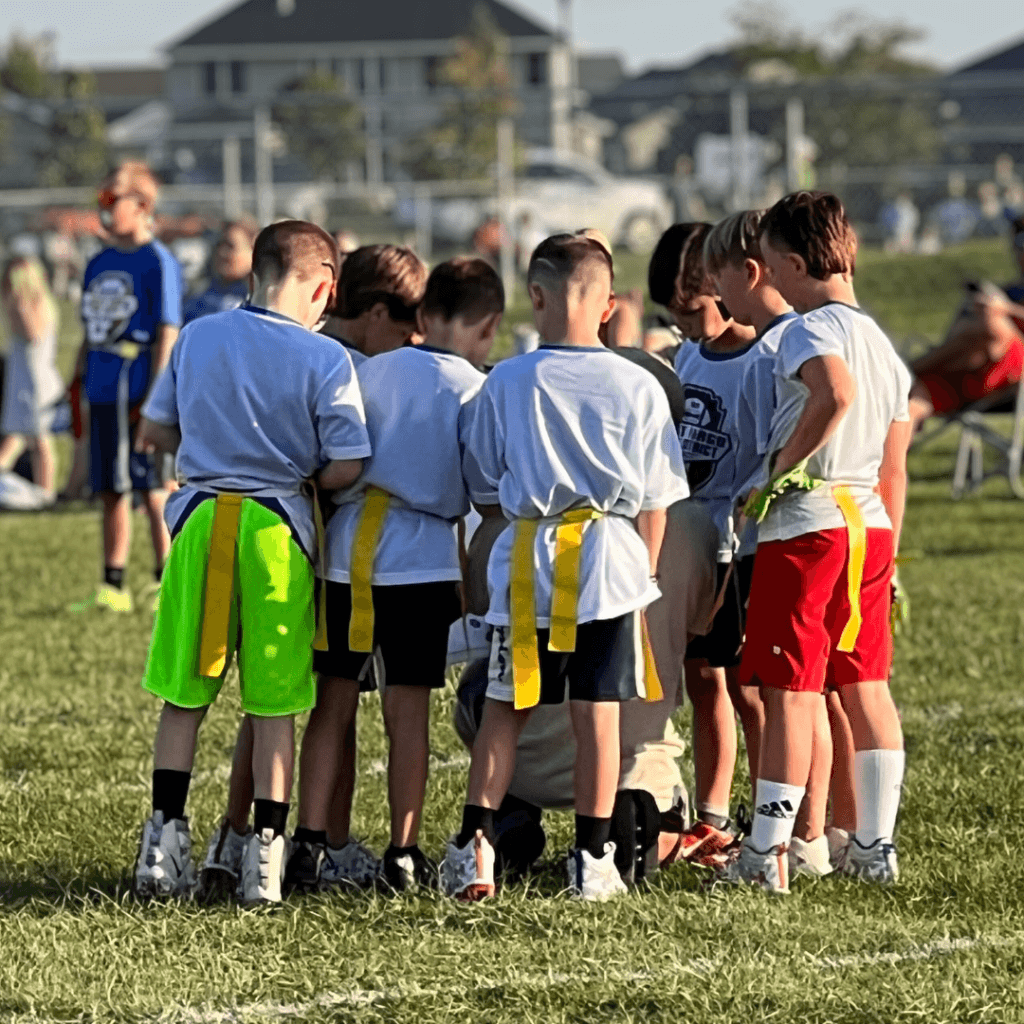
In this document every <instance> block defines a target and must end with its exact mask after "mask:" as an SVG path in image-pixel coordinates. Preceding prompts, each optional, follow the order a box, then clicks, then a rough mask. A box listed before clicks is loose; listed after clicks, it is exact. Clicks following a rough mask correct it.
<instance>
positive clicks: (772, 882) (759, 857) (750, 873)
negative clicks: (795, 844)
mask: <svg viewBox="0 0 1024 1024" xmlns="http://www.w3.org/2000/svg"><path fill="white" fill-rule="evenodd" d="M719 881H722V882H727V883H729V884H731V885H756V886H758V887H759V888H761V889H764V890H765V892H774V893H779V894H780V895H783V896H784V895H786V894H787V893H788V892H789V848H788V847H787V846H786V845H785V844H783V843H780V844H779V845H778V846H773V847H772V848H771V849H770V850H768V851H766V852H765V853H762V852H761V851H760V850H755V849H754V848H753V847H752V846H751V845H750V837H749V836H748V837H747V838H746V839H744V840H743V843H742V844H741V846H740V849H739V854H738V855H737V856H736V858H735V859H734V860H732V861H730V862H729V863H728V864H727V865H726V866H725V868H724V869H723V870H722V873H721V875H720V876H719Z"/></svg>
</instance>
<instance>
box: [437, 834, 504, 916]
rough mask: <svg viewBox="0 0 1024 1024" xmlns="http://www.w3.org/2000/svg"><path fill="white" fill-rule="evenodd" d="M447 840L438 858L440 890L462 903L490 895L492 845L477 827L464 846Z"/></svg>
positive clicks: (453, 840) (492, 862) (491, 894)
mask: <svg viewBox="0 0 1024 1024" xmlns="http://www.w3.org/2000/svg"><path fill="white" fill-rule="evenodd" d="M455 839H456V837H455V836H453V837H452V838H451V839H449V840H448V846H447V849H446V850H445V856H444V860H443V861H441V891H442V892H443V893H444V894H445V895H446V896H454V897H455V899H457V900H462V901H463V902H464V903H475V902H476V901H477V900H482V899H485V898H486V897H488V896H493V895H494V847H493V846H491V844H490V842H489V841H488V840H487V839H486V838H485V837H484V834H483V832H481V831H480V830H479V829H478V830H477V833H476V835H475V836H474V837H473V838H472V839H470V841H469V842H468V843H466V845H465V846H461V847H460V846H456V844H455Z"/></svg>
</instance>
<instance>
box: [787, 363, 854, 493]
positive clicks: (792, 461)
mask: <svg viewBox="0 0 1024 1024" xmlns="http://www.w3.org/2000/svg"><path fill="white" fill-rule="evenodd" d="M798 376H799V377H800V379H801V380H802V381H803V383H804V384H805V385H806V387H807V390H808V392H809V394H808V396H807V404H806V405H805V406H804V411H803V412H802V413H801V414H800V419H799V420H797V424H796V426H795V427H794V428H793V433H792V434H791V435H790V437H789V440H788V441H787V442H786V443H785V445H783V447H782V449H781V451H780V452H779V455H778V458H777V459H776V460H775V465H774V467H773V468H772V474H773V476H778V475H780V474H781V473H785V472H786V471H787V470H790V469H792V468H793V467H794V466H796V465H798V464H799V463H801V462H803V461H804V459H807V458H809V457H810V456H811V455H813V454H814V453H815V452H817V451H819V450H820V449H821V448H822V447H823V446H824V445H825V444H826V442H827V441H828V439H829V438H830V437H831V436H832V435H833V434H834V433H835V430H836V427H838V426H839V424H840V422H841V421H842V419H843V417H844V416H845V415H846V413H847V411H848V410H849V408H850V406H851V405H853V401H854V399H855V398H856V397H857V383H856V381H855V380H854V379H853V376H852V375H851V374H850V368H849V367H848V366H847V365H846V360H845V359H843V357H842V356H838V355H821V356H812V357H811V358H810V359H808V360H807V361H806V362H805V363H803V364H802V365H801V367H800V369H799V371H798Z"/></svg>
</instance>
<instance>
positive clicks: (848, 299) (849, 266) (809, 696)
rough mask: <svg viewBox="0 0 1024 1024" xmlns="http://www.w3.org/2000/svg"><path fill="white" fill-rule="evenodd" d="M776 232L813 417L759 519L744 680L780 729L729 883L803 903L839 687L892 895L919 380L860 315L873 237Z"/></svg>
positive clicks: (782, 385)
mask: <svg viewBox="0 0 1024 1024" xmlns="http://www.w3.org/2000/svg"><path fill="white" fill-rule="evenodd" d="M761 230H762V234H761V251H762V254H763V257H764V261H765V263H766V265H767V266H768V269H769V271H770V273H771V275H772V279H773V282H774V284H775V286H776V287H777V288H778V290H779V292H780V294H781V295H782V296H783V297H784V298H785V299H786V300H787V301H789V302H791V303H792V304H793V306H794V307H795V308H796V309H797V310H798V311H800V312H802V313H804V316H803V318H802V319H801V320H799V321H795V322H794V323H793V324H792V325H791V326H790V327H789V328H787V330H786V331H785V333H784V334H783V337H782V341H781V343H780V346H779V357H778V364H777V368H776V379H777V382H778V386H779V394H780V398H781V401H780V407H782V406H785V405H786V402H787V399H788V398H789V396H790V395H792V394H796V395H799V396H800V398H801V399H802V403H797V406H796V410H795V413H794V416H793V417H791V418H790V422H788V423H786V422H781V421H780V422H778V423H777V424H776V431H777V433H776V436H775V437H773V439H772V442H771V449H770V450H771V452H772V454H771V455H770V456H769V466H770V471H771V474H772V475H771V477H770V479H769V480H768V481H767V483H766V484H765V485H764V486H763V487H762V488H760V489H759V490H758V491H757V492H756V493H755V495H754V496H753V498H752V499H751V501H750V502H749V503H748V505H747V508H748V509H749V510H750V511H751V513H753V514H754V515H755V518H758V519H759V520H761V519H763V521H762V522H761V525H760V528H759V531H758V548H757V556H756V560H755V564H754V578H753V583H752V586H751V593H750V607H749V616H750V618H749V627H748V630H747V643H746V647H745V649H744V653H743V663H742V666H741V676H742V678H743V679H744V680H745V681H751V682H755V683H756V684H759V685H760V687H761V693H762V697H763V698H764V702H765V731H764V738H763V741H762V746H761V758H760V769H759V773H758V781H757V798H756V800H755V810H754V820H753V830H752V833H751V835H750V836H749V837H748V838H747V839H746V840H745V841H744V843H743V846H742V847H741V849H740V853H739V856H738V859H737V860H736V861H735V862H734V863H732V864H731V865H730V866H729V868H728V870H727V873H726V877H727V879H729V880H732V881H741V882H753V883H754V884H758V885H761V886H762V887H764V888H766V889H769V890H771V891H776V892H788V889H789V879H788V874H789V872H788V858H787V856H786V854H787V851H788V847H789V842H790V839H791V837H792V832H793V824H794V818H795V815H796V813H797V809H798V808H799V806H800V803H801V801H802V799H803V797H804V791H805V787H806V783H807V778H808V773H809V771H810V766H811V757H812V737H813V733H814V719H815V715H816V713H817V708H818V706H819V703H820V694H821V693H822V691H823V689H824V687H825V686H826V684H831V685H834V686H835V687H836V688H837V689H838V690H839V694H840V698H841V700H842V704H843V707H844V709H845V710H846V713H847V716H848V717H849V721H850V726H851V729H852V731H853V738H854V745H855V748H856V755H855V788H856V801H857V831H856V834H855V836H854V837H853V839H852V840H851V842H850V844H849V846H848V848H847V853H846V857H845V864H844V870H845V871H846V872H847V873H849V874H854V875H859V876H861V877H864V878H867V879H870V880H872V881H878V882H892V881H895V879H896V877H897V864H896V850H895V846H894V845H893V832H894V830H895V825H896V812H897V810H898V807H899V794H900V786H901V783H902V779H903V764H904V755H903V736H902V732H901V729H900V722H899V716H898V714H897V711H896V706H895V705H894V704H893V701H892V696H891V695H890V693H889V685H888V677H889V670H890V666H891V662H892V637H891V635H890V627H889V605H890V599H891V594H890V588H891V580H892V573H893V558H894V554H895V550H896V547H897V546H898V543H899V534H900V527H901V525H902V520H903V509H904V502H905V498H906V451H907V445H908V443H909V440H910V422H909V412H908V404H907V400H908V393H909V391H910V376H909V374H908V372H907V370H906V368H905V367H904V365H903V363H902V362H901V360H900V359H899V358H898V357H897V355H896V353H895V351H894V350H893V347H892V344H891V342H890V341H889V339H888V338H887V337H886V336H885V335H884V334H883V333H882V331H881V330H880V329H879V327H878V326H877V324H875V322H874V321H873V320H872V319H871V318H870V317H868V316H867V315H866V314H865V313H863V312H862V311H861V310H860V309H859V308H858V307H857V305H856V297H855V295H854V291H853V272H854V265H855V260H856V251H857V239H856V236H855V234H854V232H853V228H852V227H851V226H850V223H849V221H848V220H847V217H846V212H845V210H844V209H843V206H842V203H840V201H839V200H838V199H837V198H836V197H835V196H833V195H830V194H828V193H815V192H798V193H794V194H793V195H790V196H787V197H786V198H784V199H782V200H780V201H779V202H778V203H777V204H776V205H775V206H774V207H772V209H771V210H769V212H768V214H767V215H766V216H765V219H764V221H763V223H762V225H761ZM793 419H795V420H796V422H795V423H793V422H792V420H793ZM814 481H817V484H816V485H815V484H814ZM808 488H810V489H808Z"/></svg>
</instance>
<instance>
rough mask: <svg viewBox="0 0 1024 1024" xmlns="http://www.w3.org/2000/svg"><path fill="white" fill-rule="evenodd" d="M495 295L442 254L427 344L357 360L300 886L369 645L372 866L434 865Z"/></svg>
mask: <svg viewBox="0 0 1024 1024" xmlns="http://www.w3.org/2000/svg"><path fill="white" fill-rule="evenodd" d="M503 309H504V292H503V290H502V286H501V280H500V278H499V277H498V276H497V274H496V273H495V272H494V271H493V270H492V269H491V268H490V267H489V266H488V265H487V264H486V263H484V262H483V261H482V260H476V259H456V260H451V261H449V262H448V263H443V264H441V265H440V266H438V267H437V268H435V270H434V271H433V273H432V274H431V275H430V278H429V279H428V281H427V288H426V292H425V294H424V298H423V304H422V307H421V310H420V325H421V328H422V330H423V333H424V335H425V337H426V342H425V344H423V345H418V346H411V347H405V348H400V349H397V350H395V351H393V352H388V353H385V354H383V355H378V356H375V357H374V358H373V359H367V360H365V361H364V362H363V363H362V364H361V365H360V367H359V370H358V377H359V384H360V389H361V391H362V394H363V402H364V404H365V408H366V421H367V428H368V430H369V433H370V439H371V443H372V445H373V455H372V457H371V458H370V460H369V461H368V462H367V464H366V468H365V470H364V472H363V474H362V476H361V477H360V480H359V483H358V484H357V485H356V486H355V487H354V488H352V489H350V490H348V491H345V492H344V493H342V494H339V495H337V496H336V498H335V501H336V503H337V504H338V508H337V509H336V510H335V512H334V514H333V515H332V516H331V519H330V522H329V523H328V527H327V557H326V564H325V572H326V581H325V582H324V583H323V584H322V585H323V586H324V588H325V595H326V621H327V638H328V649H327V650H326V651H317V653H316V655H315V666H316V670H317V672H318V674H319V683H318V696H317V704H316V708H315V710H314V711H313V714H312V715H311V716H310V720H309V726H308V728H307V730H306V735H305V738H304V740H303V744H302V757H301V774H300V790H299V826H300V827H299V829H298V830H297V831H296V833H295V836H294V841H295V843H296V847H295V853H294V854H293V858H292V862H291V863H290V864H289V878H290V880H293V881H294V882H295V884H296V886H298V887H303V888H312V887H314V886H315V885H316V884H317V881H318V877H319V872H320V869H321V862H322V860H323V857H324V852H325V847H326V845H327V838H328V837H327V832H326V830H327V825H328V814H329V808H330V803H331V798H332V795H333V793H334V790H335V785H336V781H337V770H336V766H337V764H338V749H339V745H340V743H341V740H342V737H343V736H344V735H345V734H346V732H347V731H348V729H349V727H350V724H351V722H352V721H353V719H354V718H355V714H356V709H357V707H358V702H359V692H360V689H367V690H369V689H373V688H374V685H373V683H372V682H370V661H371V659H372V658H373V657H374V654H375V653H376V655H377V659H378V660H377V664H378V667H379V668H380V667H382V669H383V677H384V679H383V681H384V695H383V705H384V723H385V726H386V728H387V733H388V740H389V754H388V795H389V799H390V802H391V845H390V846H389V847H388V849H387V852H386V853H385V854H384V859H383V867H382V876H383V879H384V881H385V882H386V883H387V884H388V885H389V886H391V888H393V889H397V890H405V889H411V888H414V887H416V886H418V885H431V884H435V885H436V880H437V868H436V865H434V864H432V863H431V862H430V861H428V860H427V858H426V857H425V856H424V855H423V853H422V852H421V851H420V848H419V846H418V845H417V837H418V834H419V827H420V818H421V815H422V811H423V798H424V793H425V789H426V782H427V755H428V726H429V709H430V694H431V690H434V689H438V688H440V687H443V686H444V673H445V664H446V660H447V651H448V629H449V626H450V625H451V623H452V622H453V621H454V620H455V619H457V618H458V617H459V612H460V604H459V598H458V585H459V582H460V580H461V575H462V574H461V570H460V562H459V547H458V542H457V537H456V524H457V522H458V520H459V519H460V518H461V517H462V516H464V515H465V514H466V513H467V512H468V511H469V498H468V496H467V494H466V487H465V483H464V482H463V478H462V460H461V452H460V447H459V419H460V415H461V413H462V410H463V407H464V406H465V404H466V402H467V401H468V400H469V399H470V398H472V397H473V395H475V394H476V392H477V391H478V390H479V388H480V385H481V384H482V383H483V381H484V375H483V374H482V373H481V372H480V371H479V370H477V369H475V365H478V364H482V363H483V361H484V360H485V359H486V357H487V353H488V352H489V351H490V348H491V345H492V343H493V341H494V336H495V332H496V331H497V329H498V325H499V323H500V321H501V315H502V311H503ZM347 785H348V787H349V788H351V785H352V780H347ZM334 852H335V851H329V852H328V854H327V855H328V856H331V855H333V854H334Z"/></svg>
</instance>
